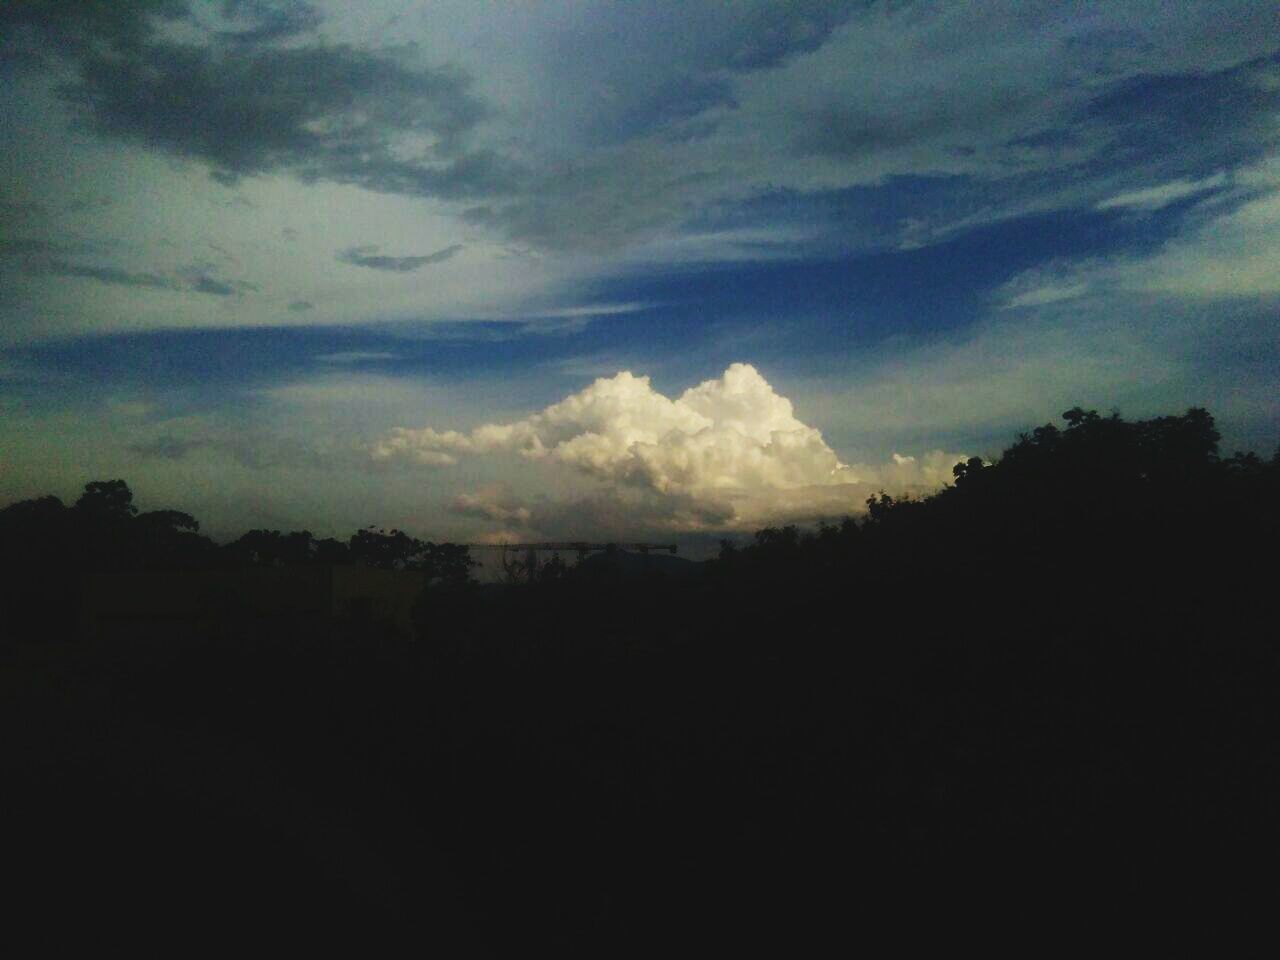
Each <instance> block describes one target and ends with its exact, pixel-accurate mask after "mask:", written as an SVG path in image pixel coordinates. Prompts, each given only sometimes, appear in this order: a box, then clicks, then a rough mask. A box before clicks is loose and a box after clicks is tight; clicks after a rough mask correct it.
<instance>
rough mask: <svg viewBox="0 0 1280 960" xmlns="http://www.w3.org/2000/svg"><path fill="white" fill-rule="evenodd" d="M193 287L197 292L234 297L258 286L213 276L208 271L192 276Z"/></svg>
mask: <svg viewBox="0 0 1280 960" xmlns="http://www.w3.org/2000/svg"><path fill="white" fill-rule="evenodd" d="M191 289H192V290H194V291H195V292H196V293H208V294H212V295H213V296H215V297H234V296H237V295H239V294H242V293H245V292H246V291H249V290H257V289H258V288H257V286H255V285H254V284H252V283H246V282H244V281H243V280H239V281H232V282H230V283H228V282H227V281H225V280H219V279H218V278H217V277H211V276H209V275H208V274H207V273H200V274H195V275H194V276H192V278H191Z"/></svg>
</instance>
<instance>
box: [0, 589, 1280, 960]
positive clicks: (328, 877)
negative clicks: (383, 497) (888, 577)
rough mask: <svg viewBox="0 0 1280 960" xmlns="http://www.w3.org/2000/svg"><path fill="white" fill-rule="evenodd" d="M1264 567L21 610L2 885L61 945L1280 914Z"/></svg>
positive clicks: (853, 934)
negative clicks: (196, 608)
mask: <svg viewBox="0 0 1280 960" xmlns="http://www.w3.org/2000/svg"><path fill="white" fill-rule="evenodd" d="M1266 580H1267V578H1266V577H1265V576H1264V575H1261V574H1260V575H1258V577H1257V578H1256V579H1255V580H1253V581H1248V580H1240V579H1239V578H1237V577H1232V578H1230V579H1228V578H1220V579H1219V580H1217V581H1214V582H1209V581H1205V580H1203V579H1198V580H1196V581H1195V582H1194V583H1193V582H1191V581H1190V580H1187V581H1184V582H1169V581H1165V582H1163V583H1162V582H1159V581H1154V580H1152V579H1150V578H1146V579H1144V578H1138V577H1135V578H1131V579H1130V580H1129V581H1125V580H1124V579H1123V578H1120V579H1115V578H1108V581H1106V582H1105V585H1100V584H1099V583H1098V582H1096V581H1094V582H1082V583H1078V584H1074V585H1071V584H1068V585H1061V584H1054V583H1047V582H1042V581H1039V580H1037V578H1036V577H1035V576H1034V575H1030V574H1029V575H1027V576H1026V577H1025V578H1024V579H1022V580H1021V581H1018V582H1017V583H1016V585H1014V584H1008V585H1002V584H1000V583H987V582H985V581H984V580H983V578H982V577H981V576H979V575H974V576H971V577H969V578H967V579H966V580H965V582H964V584H963V585H962V586H959V585H953V586H952V588H950V589H945V590H944V589H936V590H934V591H932V592H930V593H922V592H921V591H920V590H918V589H917V588H915V587H914V586H908V585H903V584H901V583H897V584H895V583H887V582H879V583H867V582H864V583H855V582H850V583H847V584H844V585H843V586H842V587H837V586H834V585H832V584H824V585H820V586H810V587H801V586H798V585H796V584H790V585H788V584H785V583H781V584H778V585H777V588H776V589H774V590H773V591H772V592H771V591H769V590H768V589H766V588H765V587H764V586H759V585H757V587H756V588H753V589H750V590H746V589H741V588H738V587H727V586H724V585H719V586H717V585H716V584H714V583H695V584H665V585H664V584H661V583H649V584H640V585H636V584H629V585H622V584H615V585H613V586H611V587H601V586H599V585H596V586H595V587H592V588H591V589H589V590H588V589H582V588H579V587H576V586H572V585H561V586H558V587H555V588H548V589H544V590H541V591H538V590H534V589H528V588H526V589H523V590H521V589H514V590H512V591H510V592H509V593H506V594H495V593H494V592H492V591H489V592H486V593H485V597H484V599H483V601H480V602H477V601H476V600H475V599H474V598H473V599H472V600H470V601H464V600H458V601H456V602H454V604H453V605H452V606H441V608H440V611H439V619H438V621H437V622H436V623H435V624H434V625H433V628H434V633H432V632H430V629H431V628H429V629H428V632H426V633H425V634H424V636H423V637H421V638H420V639H419V640H418V641H416V642H406V641H403V640H394V639H388V638H385V637H380V636H367V637H365V636H359V635H348V636H347V637H345V638H343V639H340V640H337V641H333V640H329V639H322V638H319V637H316V636H314V635H291V634H290V633H289V632H288V631H287V630H285V629H281V630H280V631H279V632H278V633H277V634H275V635H272V636H268V637H265V638H264V637H262V636H259V637H257V638H256V639H253V640H249V639H244V638H240V639H237V638H235V637H222V638H220V639H218V640H216V641H215V640H206V641H195V640H191V639H190V638H187V637H184V636H181V635H175V636H172V637H170V638H166V639H165V640H163V641H155V640H152V641H147V642H142V641H137V642H130V641H129V640H128V639H123V640H115V641H112V642H109V643H108V642H97V643H86V642H76V641H74V640H71V639H67V638H62V637H34V638H31V637H29V638H27V639H25V640H13V641H11V642H9V643H7V644H5V645H4V646H3V649H2V652H0V657H2V658H3V660H2V670H0V683H2V684H3V708H2V709H3V715H2V716H0V724H2V726H0V729H3V731H4V734H3V756H2V762H3V770H4V782H5V788H4V800H3V805H4V823H5V836H6V844H5V847H6V852H5V862H6V867H5V872H6V873H7V874H8V875H9V876H11V877H12V878H14V879H16V881H17V883H16V884H15V894H14V895H11V896H10V898H9V900H8V906H9V908H10V911H11V916H14V917H19V918H24V919H26V920H29V921H32V922H35V918H37V917H38V918H40V920H39V925H40V929H42V931H43V935H44V936H46V937H49V938H52V939H53V940H56V939H57V938H59V937H62V936H69V935H73V934H84V933H86V932H89V933H91V934H92V935H93V936H95V937H98V938H100V940H101V942H103V943H120V942H128V941H129V940H132V939H135V938H137V937H139V936H149V935H153V934H158V933H160V932H161V931H167V930H171V929H176V930H177V931H180V933H179V934H178V935H179V937H180V938H181V939H179V940H178V941H175V945H178V946H180V945H182V944H188V945H189V944H194V943H198V942H202V941H205V940H209V939H215V938H217V939H220V938H223V937H231V938H232V939H233V941H236V942H254V943H257V942H265V941H263V939H262V938H264V937H276V938H283V942H292V943H295V944H296V943H299V942H300V941H301V940H308V941H309V940H312V939H319V940H322V941H331V942H336V941H338V940H339V939H343V940H345V939H346V938H349V937H350V938H354V941H353V942H355V943H357V944H362V945H364V946H365V947H373V946H374V945H384V946H385V945H387V944H393V943H395V944H407V945H409V946H411V947H413V948H415V952H416V950H417V948H421V949H439V950H442V951H444V952H445V953H446V955H450V956H454V955H467V954H472V955H485V954H498V955H507V954H510V953H512V952H515V951H516V950H520V951H524V950H528V949H534V948H535V947H541V946H549V947H552V948H556V949H559V950H566V949H568V950H577V949H581V950H586V951H590V952H600V953H603V954H604V955H621V954H628V953H633V952H635V953H652V952H658V951H662V952H666V951H672V950H677V949H678V950H679V952H683V951H684V950H685V949H692V948H694V947H695V946H697V945H703V946H705V947H706V948H707V949H715V948H718V947H727V946H730V945H733V946H745V945H755V946H759V945H762V944H769V943H772V944H776V945H778V946H779V947H780V948H798V947H799V946H800V945H801V944H802V943H818V942H824V941H825V942H830V941H831V938H833V937H834V938H836V940H835V942H837V943H839V942H844V943H847V944H850V945H854V944H859V943H861V944H864V945H865V944H868V943H869V942H870V939H869V938H871V937H872V936H873V935H877V936H878V935H879V934H885V935H887V936H889V937H891V938H893V939H894V940H895V941H896V942H898V943H899V944H904V943H908V942H911V941H912V940H913V939H914V938H917V937H924V936H931V935H935V934H937V935H941V934H943V933H945V932H946V931H951V932H952V934H954V935H957V936H958V935H959V931H960V930H962V929H963V930H971V931H973V930H977V931H981V935H982V936H983V937H984V938H987V939H989V938H991V937H995V936H999V935H1011V933H1012V931H1014V930H1017V929H1021V925H1022V924H1024V923H1025V924H1026V925H1027V926H1028V927H1034V928H1035V929H1036V930H1038V931H1039V933H1038V934H1036V936H1040V937H1044V936H1049V935H1050V932H1051V931H1055V930H1057V931H1060V932H1061V934H1062V935H1065V934H1066V933H1067V932H1068V931H1073V932H1075V933H1079V932H1081V931H1082V930H1083V929H1086V928H1088V927H1089V926H1091V925H1093V924H1095V923H1096V924H1100V923H1102V922H1103V921H1104V920H1106V919H1108V918H1115V917H1123V918H1128V919H1130V920H1132V919H1134V918H1136V917H1139V916H1143V915H1145V913H1146V911H1148V910H1152V909H1154V910H1157V911H1159V912H1160V913H1161V914H1163V915H1164V916H1166V917H1169V916H1178V915H1182V916H1199V915H1200V914H1202V913H1203V912H1204V911H1205V910H1207V909H1208V907H1209V905H1210V904H1214V905H1219V906H1220V905H1229V906H1231V907H1233V908H1234V909H1236V910H1242V911H1245V912H1250V911H1252V910H1254V909H1262V908H1263V907H1264V906H1265V905H1266V904H1269V903H1273V902H1274V898H1275V895H1276V893H1277V880H1276V871H1275V863H1276V856H1275V855H1276V853H1277V851H1278V850H1280V847H1278V846H1277V843H1276V840H1277V827H1276V822H1277V811H1280V804H1278V803H1277V801H1280V753H1278V751H1277V748H1276V741H1275V739H1274V737H1275V733H1276V731H1277V729H1280V725H1277V723H1276V720H1277V713H1278V712H1280V700H1278V698H1277V680H1280V660H1278V656H1277V641H1276V640H1275V637H1274V636H1273V635H1272V633H1273V631H1269V630H1267V629H1264V628H1263V626H1262V624H1263V622H1264V621H1263V620H1262V619H1261V618H1262V617H1269V618H1270V621H1271V623H1274V607H1273V606H1272V605H1271V604H1272V601H1271V600H1270V599H1269V597H1268V595H1267V594H1266V593H1265V592H1264V591H1265V590H1266ZM1006 586H1007V588H1006ZM1268 611H1270V612H1268ZM1184 911H1192V913H1191V914H1186V913H1184ZM1059 935H1060V934H1058V933H1054V934H1052V936H1053V937H1055V938H1057V937H1058V936H1059Z"/></svg>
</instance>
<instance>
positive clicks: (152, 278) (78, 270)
mask: <svg viewBox="0 0 1280 960" xmlns="http://www.w3.org/2000/svg"><path fill="white" fill-rule="evenodd" d="M106 246H107V245H104V244H95V245H94V248H96V249H98V250H101V249H103V248H104V247H106ZM88 252H90V248H89V247H87V246H86V245H85V244H78V243H71V244H68V243H57V242H54V241H50V240H43V239H35V238H31V239H16V240H10V241H4V242H0V260H9V261H10V262H11V263H13V264H14V265H15V266H16V270H17V272H18V273H21V274H25V275H26V276H31V277H71V278H75V279H81V280H96V281H97V282H98V283H105V284H108V285H110V286H116V287H134V288H141V289H150V290H172V291H179V292H182V291H186V292H190V293H202V294H209V295H211V296H216V297H231V296H239V295H241V294H244V293H247V292H250V291H255V290H257V289H258V288H257V286H256V285H255V284H252V283H248V282H247V281H244V280H226V279H223V278H221V277H218V276H216V275H214V274H213V273H212V272H211V271H210V270H209V269H208V267H207V265H200V264H196V265H192V266H190V267H188V268H186V269H185V270H182V271H179V272H177V273H156V272H153V271H150V270H126V269H123V268H121V267H114V266H110V265H102V264H89V263H77V262H75V261H73V260H68V259H67V255H76V254H85V253H88Z"/></svg>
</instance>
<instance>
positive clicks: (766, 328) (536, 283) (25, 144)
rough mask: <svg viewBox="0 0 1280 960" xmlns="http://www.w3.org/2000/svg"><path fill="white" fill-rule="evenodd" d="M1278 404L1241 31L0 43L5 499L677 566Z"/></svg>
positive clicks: (46, 21)
mask: <svg viewBox="0 0 1280 960" xmlns="http://www.w3.org/2000/svg"><path fill="white" fill-rule="evenodd" d="M1278 386H1280V8H1277V7H1276V5H1275V3H1274V2H1273V0H1272V2H1243V0H1240V2H1237V0H1218V2H1215V3H1203V2H1193V0H1133V2H1123V0H1117V2H1113V3H1107V4H1089V3H1068V2H1037V0H1012V2H1002V0H986V2H981V3H977V2H974V3H966V2H960V0H951V2H945V3H928V2H909V0H896V2H851V3H843V2H837V0H827V2H814V3H810V2H800V0H798V2H791V3H786V2H773V3H762V2H755V0H741V2H736V3H733V4H724V3H721V2H697V0H684V2H657V0H633V2H629V3H625V4H624V3H593V2H579V0H572V2H570V0H545V2H538V3H515V2H510V3H498V2H486V0H441V2H417V3H411V2H393V0H366V2H362V3H360V4H349V3H340V2H336V0H334V2H329V0H324V2H320V0H316V2H308V0H278V2H276V0H216V2H215V0H208V2H202V0H191V2H182V0H152V2H137V3H130V4H122V3H115V2H89V0H80V2H71V0H59V2H42V0H13V2H9V3H6V4H4V5H2V6H0V502H10V501H13V500H17V499H21V498H24V497H30V496H35V495H40V494H44V493H54V494H57V495H59V496H61V497H63V498H64V499H67V500H74V498H75V496H76V495H77V492H78V491H79V489H80V488H81V487H82V486H83V484H84V483H85V482H87V481H89V480H93V479H111V478H116V477H120V478H123V479H126V480H127V481H128V482H129V484H130V486H131V487H132V488H133V490H134V492H135V496H136V499H137V501H138V503H139V504H140V505H141V506H142V507H143V508H144V509H157V508H161V507H165V508H174V509H180V510H185V511H187V512H189V513H191V514H193V515H195V516H196V517H197V518H198V519H200V520H201V521H202V522H203V524H204V526H203V530H204V531H205V532H208V533H210V534H212V535H213V536H215V537H216V538H220V539H229V538H233V537H235V536H237V535H238V534H239V533H241V532H243V531H244V530H247V529H250V528H255V527H269V528H276V529H309V530H312V531H313V532H314V533H316V534H317V535H340V536H345V535H347V534H349V533H350V532H352V531H353V530H355V529H357V528H359V527H363V526H367V525H370V524H374V525H377V526H383V527H387V528H391V527H398V528H401V529H404V530H407V531H410V532H412V533H414V534H416V535H419V536H424V537H428V538H431V539H435V540H445V539H452V540H458V541H501V540H504V539H505V540H528V539H616V538H625V539H641V538H645V539H657V540H660V541H663V542H665V541H669V540H672V539H675V540H677V541H678V542H681V543H686V544H689V545H691V549H693V550H694V551H695V552H696V550H697V549H698V545H699V544H702V545H704V546H705V545H706V544H709V543H714V542H715V540H716V538H718V537H721V536H725V535H742V534H745V533H749V532H750V531H752V530H755V529H758V528H759V527H761V526H764V525H766V524H776V523H786V522H798V523H812V522H814V521H816V520H818V519H821V518H836V517H840V516H844V515H849V514H856V513H857V512H858V511H859V510H860V509H861V508H862V507H863V504H864V502H865V500H866V498H867V497H868V496H870V495H871V494H873V493H877V492H878V491H880V490H885V491H887V492H890V493H893V494H903V493H915V494H921V493H925V492H928V491H930V490H935V489H937V488H938V487H939V486H941V485H942V484H943V483H945V482H946V481H947V480H948V479H949V478H950V476H951V466H952V465H953V464H954V463H955V462H956V461H957V460H959V459H962V458H966V457H969V456H983V457H987V458H993V457H995V456H997V455H998V454H999V453H1000V451H1001V450H1002V449H1003V448H1004V447H1005V446H1007V445H1008V444H1009V443H1010V442H1012V440H1013V439H1015V438H1016V436H1017V435H1018V433H1019V432H1021V431H1025V430H1029V429H1031V428H1033V427H1035V426H1037V425H1039V424H1042V423H1046V422H1049V421H1052V420H1055V419H1056V418H1058V417H1059V415H1060V414H1061V413H1062V412H1063V411H1064V410H1066V409H1068V408H1070V407H1072V406H1077V405H1079V406H1083V407H1085V408H1091V409H1098V410H1100V411H1103V412H1109V411H1111V410H1119V411H1120V412H1121V413H1122V414H1123V415H1125V416H1130V417H1140V416H1150V415H1156V414H1165V413H1179V412H1182V411H1184V410H1185V409H1186V408H1188V407H1191V406H1202V407H1206V408H1208V409H1209V410H1210V411H1211V412H1212V413H1213V414H1214V415H1215V416H1216V418H1217V420H1218V424H1219V428H1220V430H1221V432H1222V434H1223V438H1224V443H1223V445H1224V448H1225V452H1231V451H1232V450H1234V449H1254V450H1258V451H1259V452H1261V453H1264V454H1266V453H1270V452H1271V451H1272V450H1274V449H1275V446H1276V443H1277V441H1278V440H1280V390H1278V389H1277V387H1278Z"/></svg>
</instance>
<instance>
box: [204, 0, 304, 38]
mask: <svg viewBox="0 0 1280 960" xmlns="http://www.w3.org/2000/svg"><path fill="white" fill-rule="evenodd" d="M222 16H223V17H224V18H225V19H227V20H231V21H234V22H238V23H239V24H240V26H239V27H238V28H237V29H234V30H223V31H220V32H219V34H218V36H219V37H220V38H221V39H223V40H227V41H230V42H232V43H243V44H254V43H275V42H276V41H278V40H287V39H289V38H290V37H296V36H298V35H299V34H303V33H310V32H311V31H313V30H315V29H316V28H317V27H318V26H320V22H321V21H322V20H323V17H321V16H320V12H319V11H318V10H316V8H315V6H314V5H312V4H310V3H307V2H305V0H277V2H270V0H223V3H222Z"/></svg>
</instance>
